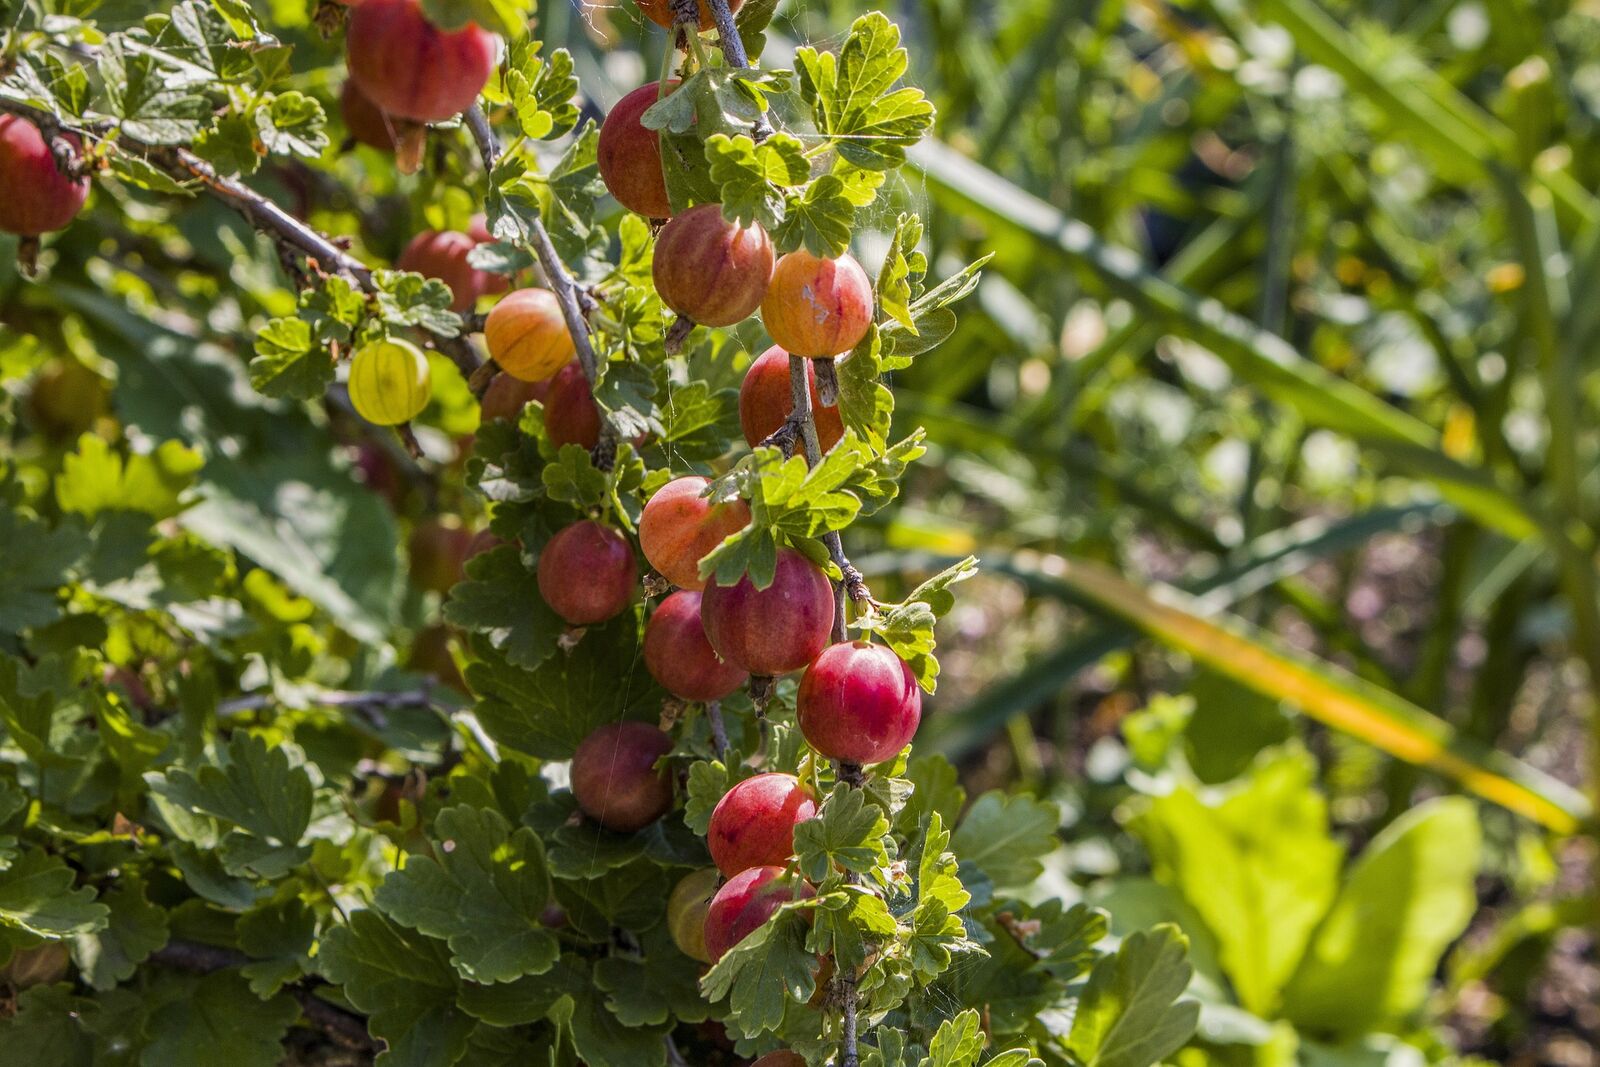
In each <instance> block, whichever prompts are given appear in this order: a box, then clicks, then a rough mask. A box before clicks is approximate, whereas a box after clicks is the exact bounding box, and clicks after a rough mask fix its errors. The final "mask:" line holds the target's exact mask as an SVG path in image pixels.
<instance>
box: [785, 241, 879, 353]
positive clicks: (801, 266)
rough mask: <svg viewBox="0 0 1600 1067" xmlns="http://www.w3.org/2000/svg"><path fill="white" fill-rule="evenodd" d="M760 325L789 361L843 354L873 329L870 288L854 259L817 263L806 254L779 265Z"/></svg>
mask: <svg viewBox="0 0 1600 1067" xmlns="http://www.w3.org/2000/svg"><path fill="white" fill-rule="evenodd" d="M761 321H762V322H763V323H765V324H766V327H767V333H768V334H770V335H771V336H772V339H773V340H774V341H776V342H777V344H778V347H779V348H781V349H783V350H784V351H785V352H787V353H789V354H790V355H791V356H811V357H813V358H822V357H826V356H837V355H839V354H840V353H841V352H848V351H850V350H851V349H852V348H854V347H855V346H856V345H857V344H858V343H860V341H861V339H862V338H863V337H865V336H866V335H867V328H868V327H870V326H871V325H872V282H871V280H870V279H869V278H868V277H867V272H866V271H864V270H862V269H861V264H859V263H857V262H856V261H855V257H853V256H851V255H850V254H849V253H846V254H844V255H842V256H840V257H839V258H838V259H820V258H818V257H817V256H813V255H812V254H811V253H810V252H807V251H806V250H805V249H803V248H802V249H799V250H798V251H794V252H790V253H789V254H788V255H786V256H784V257H783V258H782V259H780V260H778V265H777V266H776V267H775V268H773V271H772V284H771V285H769V286H768V287H767V295H766V296H765V297H764V298H763V299H762V301H761Z"/></svg>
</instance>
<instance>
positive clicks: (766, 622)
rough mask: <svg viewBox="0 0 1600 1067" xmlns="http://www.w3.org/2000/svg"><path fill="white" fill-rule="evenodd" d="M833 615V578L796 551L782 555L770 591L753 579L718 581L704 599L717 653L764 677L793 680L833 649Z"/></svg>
mask: <svg viewBox="0 0 1600 1067" xmlns="http://www.w3.org/2000/svg"><path fill="white" fill-rule="evenodd" d="M833 610H834V604H833V587H832V586H831V585H830V584H829V583H828V576H827V575H826V574H824V573H823V572H822V569H821V568H820V567H818V566H817V565H816V564H815V563H812V562H811V561H810V560H809V559H807V558H806V557H804V556H802V555H801V554H800V553H798V552H796V551H795V550H794V549H792V548H780V549H778V558H777V562H776V564H775V567H774V571H773V577H772V584H771V585H769V586H767V587H766V588H765V589H757V588H756V587H755V583H754V582H752V581H751V580H750V576H749V575H748V574H746V575H744V576H743V577H741V578H740V579H739V580H738V581H737V582H735V583H734V584H733V585H728V586H724V585H719V584H717V581H716V579H714V578H713V579H712V580H711V581H710V582H709V583H708V584H707V585H706V589H705V592H704V593H703V594H701V598H700V621H701V622H702V623H703V624H704V625H705V628H706V637H707V638H708V639H710V641H711V647H712V648H714V649H716V650H717V652H718V654H719V655H721V656H722V658H723V659H725V660H728V661H730V662H732V663H736V664H738V665H739V666H741V667H743V668H744V669H745V670H747V671H749V672H750V673H751V674H758V675H779V674H787V673H788V672H789V671H797V670H799V669H800V668H801V667H804V666H805V665H806V664H807V663H810V662H811V661H812V660H813V659H815V658H816V656H817V653H819V652H821V651H822V650H823V649H824V648H825V647H826V646H827V644H828V637H829V635H830V633H831V631H832V630H833Z"/></svg>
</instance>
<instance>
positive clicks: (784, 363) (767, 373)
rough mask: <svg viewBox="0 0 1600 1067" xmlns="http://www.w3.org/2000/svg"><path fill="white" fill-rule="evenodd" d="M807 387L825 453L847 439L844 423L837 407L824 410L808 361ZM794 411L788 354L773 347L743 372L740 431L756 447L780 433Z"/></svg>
mask: <svg viewBox="0 0 1600 1067" xmlns="http://www.w3.org/2000/svg"><path fill="white" fill-rule="evenodd" d="M806 386H807V388H809V389H810V390H811V411H812V415H813V418H814V419H815V420H816V424H817V443H818V444H819V445H821V446H822V450H823V451H824V452H826V451H828V449H830V448H832V447H833V446H834V445H836V444H838V443H839V439H840V438H841V437H843V436H844V420H843V419H842V418H840V417H839V408H838V405H834V406H832V407H823V406H822V398H821V397H819V396H818V395H817V371H816V368H815V367H813V366H812V364H811V361H810V360H809V359H808V360H806ZM792 411H794V393H793V391H792V390H791V389H790V385H789V353H787V352H785V351H784V350H783V349H781V348H779V347H778V346H776V345H774V346H772V347H771V348H769V349H767V350H766V351H765V352H763V353H761V355H760V356H758V357H757V358H756V361H755V362H754V363H752V364H750V369H749V370H747V371H745V372H744V382H743V383H741V384H740V386H739V428H740V429H741V430H743V431H744V439H745V442H746V443H747V444H748V445H749V446H750V447H751V448H754V447H755V446H756V445H758V444H760V443H761V442H762V441H764V440H766V439H767V438H768V437H770V436H772V435H773V434H774V433H776V432H777V430H778V427H780V426H782V425H783V420H785V419H787V418H788V417H789V414H790V412H792Z"/></svg>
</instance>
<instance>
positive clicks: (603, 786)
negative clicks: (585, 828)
mask: <svg viewBox="0 0 1600 1067" xmlns="http://www.w3.org/2000/svg"><path fill="white" fill-rule="evenodd" d="M670 751H672V738H671V737H669V736H668V735H667V734H665V733H663V732H662V731H660V730H658V729H656V728H655V727H654V726H651V725H650V724H649V723H643V722H616V723H608V724H607V725H605V726H602V727H600V728H599V729H597V730H595V731H594V732H593V733H591V734H590V735H589V736H588V737H586V738H584V739H583V742H582V743H581V744H579V745H578V749H577V751H576V752H574V753H573V754H572V772H571V781H572V795H573V797H574V798H576V799H577V801H578V807H579V808H580V809H582V811H583V813H584V814H585V815H587V816H588V817H589V818H591V819H593V820H594V821H595V822H597V823H599V824H600V825H601V826H603V827H604V828H605V829H607V830H614V831H616V832H617V833H622V834H631V833H633V832H634V831H636V830H642V829H644V828H645V827H646V826H649V825H650V824H651V823H653V822H655V821H656V820H657V819H659V818H661V816H663V815H665V814H666V813H667V812H668V811H669V810H671V808H672V778H671V777H670V776H669V775H668V774H667V772H666V771H664V770H657V769H656V761H657V760H659V759H660V758H661V757H662V756H665V755H666V754H667V753H668V752H670Z"/></svg>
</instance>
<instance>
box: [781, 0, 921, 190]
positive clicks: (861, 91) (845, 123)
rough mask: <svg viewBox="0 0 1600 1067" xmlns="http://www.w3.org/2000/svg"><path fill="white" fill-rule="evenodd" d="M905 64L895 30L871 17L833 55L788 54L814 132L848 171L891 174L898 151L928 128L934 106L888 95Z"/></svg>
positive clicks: (911, 92)
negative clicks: (849, 166)
mask: <svg viewBox="0 0 1600 1067" xmlns="http://www.w3.org/2000/svg"><path fill="white" fill-rule="evenodd" d="M907 62H908V60H907V55H906V50H905V49H904V48H901V47H900V30H899V27H897V26H895V25H894V23H892V22H890V21H889V19H888V17H887V16H885V15H884V14H883V13H882V12H878V11H874V12H871V13H869V14H866V15H862V16H861V17H860V18H858V19H856V21H855V23H854V24H853V25H852V26H851V27H850V35H849V36H848V37H847V38H846V39H845V42H844V46H843V47H842V48H841V49H840V50H839V53H838V54H837V55H834V54H832V53H828V52H818V51H817V50H816V49H814V48H811V47H802V48H799V49H797V50H796V51H795V72H796V74H797V75H798V76H799V80H800V95H801V98H802V99H804V100H805V102H806V104H807V105H809V106H810V108H811V114H812V119H813V121H814V122H815V123H816V126H817V131H818V132H819V133H821V134H822V135H823V136H825V137H827V138H828V139H829V140H830V141H831V142H832V143H833V145H834V147H835V148H836V150H837V151H838V153H839V155H840V156H841V157H843V158H844V159H846V160H847V161H849V162H850V163H851V164H853V165H855V166H858V167H862V168H865V169H868V170H889V169H892V168H894V167H898V166H900V165H901V164H902V163H904V162H905V150H906V149H907V148H909V147H910V146H912V145H914V144H916V143H917V142H918V141H920V140H921V139H922V136H923V134H924V133H926V132H927V130H928V129H929V127H931V126H932V125H933V115H934V109H933V104H932V103H930V102H929V101H928V99H927V97H926V96H924V95H923V93H922V90H920V89H913V88H904V89H899V90H891V86H893V85H894V83H895V82H897V81H899V80H900V77H901V76H902V75H903V74H905V72H906V66H907Z"/></svg>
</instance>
